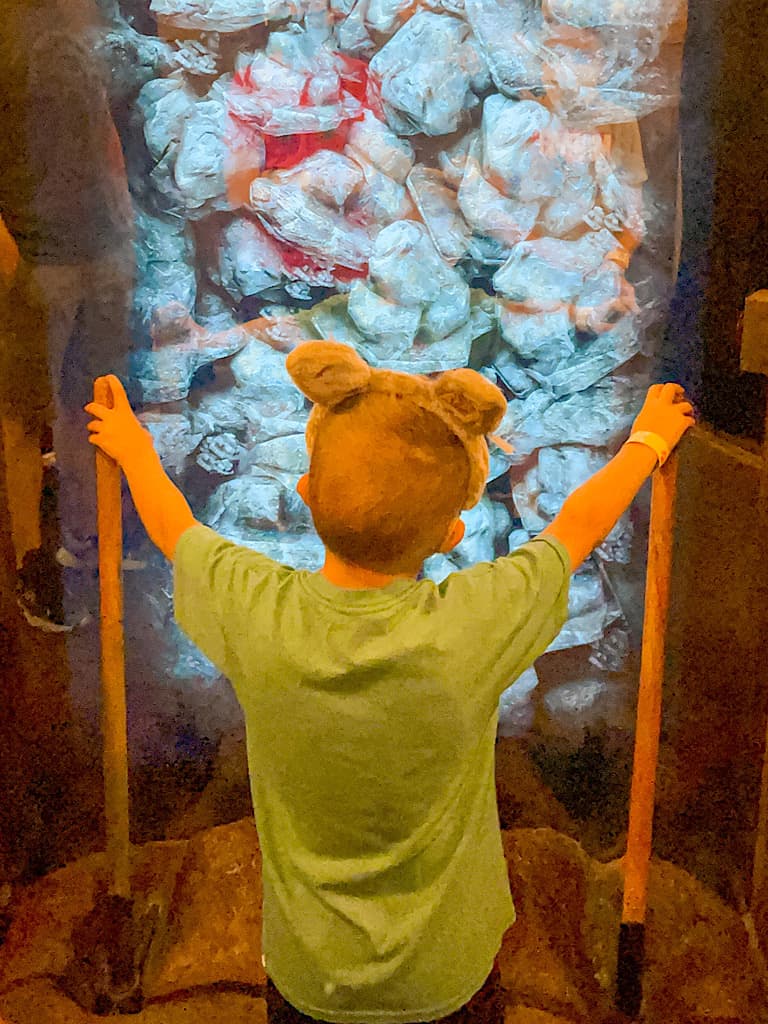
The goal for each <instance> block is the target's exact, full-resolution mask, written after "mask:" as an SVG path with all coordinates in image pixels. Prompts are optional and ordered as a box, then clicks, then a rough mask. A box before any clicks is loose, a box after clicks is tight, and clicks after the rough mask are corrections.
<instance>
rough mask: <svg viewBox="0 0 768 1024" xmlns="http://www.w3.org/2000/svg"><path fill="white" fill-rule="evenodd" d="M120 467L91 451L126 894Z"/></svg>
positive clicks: (114, 811) (108, 717)
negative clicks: (93, 456)
mask: <svg viewBox="0 0 768 1024" xmlns="http://www.w3.org/2000/svg"><path fill="white" fill-rule="evenodd" d="M93 397H94V401H96V402H98V403H99V404H100V405H105V406H107V407H108V408H111V407H112V404H113V398H112V392H111V390H110V387H109V384H108V382H107V381H106V379H105V378H103V377H99V378H98V379H97V380H96V381H95V382H94V388H93ZM120 483H121V480H120V467H119V466H118V465H117V463H116V462H115V461H114V460H113V459H111V458H109V456H108V455H105V454H104V453H103V452H102V451H99V450H98V449H97V451H96V503H97V507H98V532H99V590H100V615H101V701H102V706H101V719H102V736H103V740H104V798H105V810H106V824H107V858H108V860H109V863H110V867H111V870H112V885H111V892H112V893H113V894H114V895H115V896H124V897H127V896H129V894H130V835H129V827H128V738H127V728H126V701H125V646H124V637H123V579H122V560H123V523H122V505H121V496H120Z"/></svg>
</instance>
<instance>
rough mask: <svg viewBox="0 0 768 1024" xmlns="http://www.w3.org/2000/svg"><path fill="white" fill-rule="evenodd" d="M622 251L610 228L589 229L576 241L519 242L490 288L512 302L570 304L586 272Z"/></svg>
mask: <svg viewBox="0 0 768 1024" xmlns="http://www.w3.org/2000/svg"><path fill="white" fill-rule="evenodd" d="M617 252H618V253H619V254H621V253H622V250H621V247H620V245H619V243H618V242H617V240H616V238H615V236H614V235H612V234H611V232H610V231H606V230H601V231H591V232H588V233H587V234H585V235H583V236H582V237H581V238H579V239H577V240H576V241H566V240H564V239H559V238H539V239H535V240H532V241H525V242H521V243H520V244H519V245H516V246H515V248H514V249H513V250H512V252H511V254H510V256H509V258H508V260H507V261H506V263H505V264H504V266H503V267H501V268H500V269H499V270H497V272H496V274H495V275H494V278H493V285H494V288H496V290H497V291H498V292H500V293H501V294H502V295H504V296H506V297H507V298H509V299H512V300H513V301H515V302H524V303H530V304H531V305H532V307H533V308H536V307H538V308H540V309H553V308H557V307H558V306H560V305H562V304H567V303H574V302H576V301H577V299H578V297H579V294H580V293H581V291H582V289H583V288H584V286H585V282H586V280H587V278H588V277H589V275H590V274H593V273H596V272H598V271H599V270H600V268H601V267H603V265H604V263H605V262H606V261H607V260H609V257H610V256H611V255H612V254H613V253H617Z"/></svg>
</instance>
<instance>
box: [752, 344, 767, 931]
mask: <svg viewBox="0 0 768 1024" xmlns="http://www.w3.org/2000/svg"><path fill="white" fill-rule="evenodd" d="M766 343H767V346H766V347H768V336H766ZM757 521H758V523H759V524H760V527H761V535H762V538H763V539H764V538H765V536H766V530H767V529H768V409H766V419H765V433H764V438H763V465H762V468H761V471H760V491H759V495H758V508H757ZM757 606H758V608H759V609H760V611H759V612H758V614H760V615H762V616H763V620H762V623H763V628H764V629H765V633H764V635H766V633H768V629H766V617H765V616H766V612H765V609H766V608H768V588H766V587H764V588H763V595H762V600H760V601H758V602H757ZM760 625H761V623H760V622H758V623H757V624H756V628H760ZM767 867H768V721H767V722H766V736H765V741H764V743H763V769H762V774H761V778H760V801H759V804H758V811H757V833H756V836H755V855H754V859H753V861H752V898H751V900H750V909H751V911H752V913H753V914H760V915H761V916H762V915H763V914H764V912H765V908H766V903H767V902H768V880H767V879H766V875H767V874H768V871H767V870H766V868H767Z"/></svg>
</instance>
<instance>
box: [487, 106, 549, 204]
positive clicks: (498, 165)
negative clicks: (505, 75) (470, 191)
mask: <svg viewBox="0 0 768 1024" xmlns="http://www.w3.org/2000/svg"><path fill="white" fill-rule="evenodd" d="M561 130H562V129H561V126H560V122H559V120H558V119H557V118H554V117H553V116H552V114H551V113H550V112H549V111H548V110H547V108H546V107H545V106H544V105H543V104H541V103H537V102H536V101H535V100H522V101H520V102H513V101H511V100H508V99H505V98H504V97H503V96H499V95H498V94H497V95H495V96H489V97H488V99H487V100H486V101H485V103H484V104H483V121H482V142H483V171H484V173H485V175H486V176H487V177H490V178H492V180H493V181H494V182H498V183H500V187H501V188H502V189H503V191H504V194H505V195H507V196H513V197H515V198H516V199H520V200H521V201H522V202H526V203H533V202H541V201H543V200H544V199H551V198H553V197H555V196H557V195H559V194H560V192H561V191H562V187H563V182H564V180H565V161H564V160H563V159H562V157H561V156H560V154H559V153H558V152H557V149H556V147H555V145H554V139H555V138H556V136H557V134H558V132H559V131H561Z"/></svg>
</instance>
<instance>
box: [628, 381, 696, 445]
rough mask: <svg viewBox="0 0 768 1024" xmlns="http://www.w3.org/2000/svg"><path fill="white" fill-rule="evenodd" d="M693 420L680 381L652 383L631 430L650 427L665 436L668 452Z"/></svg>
mask: <svg viewBox="0 0 768 1024" xmlns="http://www.w3.org/2000/svg"><path fill="white" fill-rule="evenodd" d="M695 422H696V420H695V418H694V414H693V406H692V405H691V403H690V402H689V401H688V400H687V398H686V397H685V389H684V388H682V387H681V386H680V385H679V384H653V385H652V386H651V387H650V388H648V394H647V395H646V396H645V402H644V403H643V407H642V409H641V410H640V412H639V414H638V416H637V419H636V420H635V422H634V423H633V424H632V433H633V434H634V433H635V431H637V430H649V431H651V433H653V434H658V435H659V436H660V437H662V438H663V439H664V441H665V442H666V444H667V447H668V448H669V450H670V451H672V449H673V448H674V447H675V445H676V444H677V443H678V441H679V440H680V438H681V437H682V436H683V434H684V433H685V432H686V430H688V429H689V428H690V427H692V426H693V425H694V423H695Z"/></svg>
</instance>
